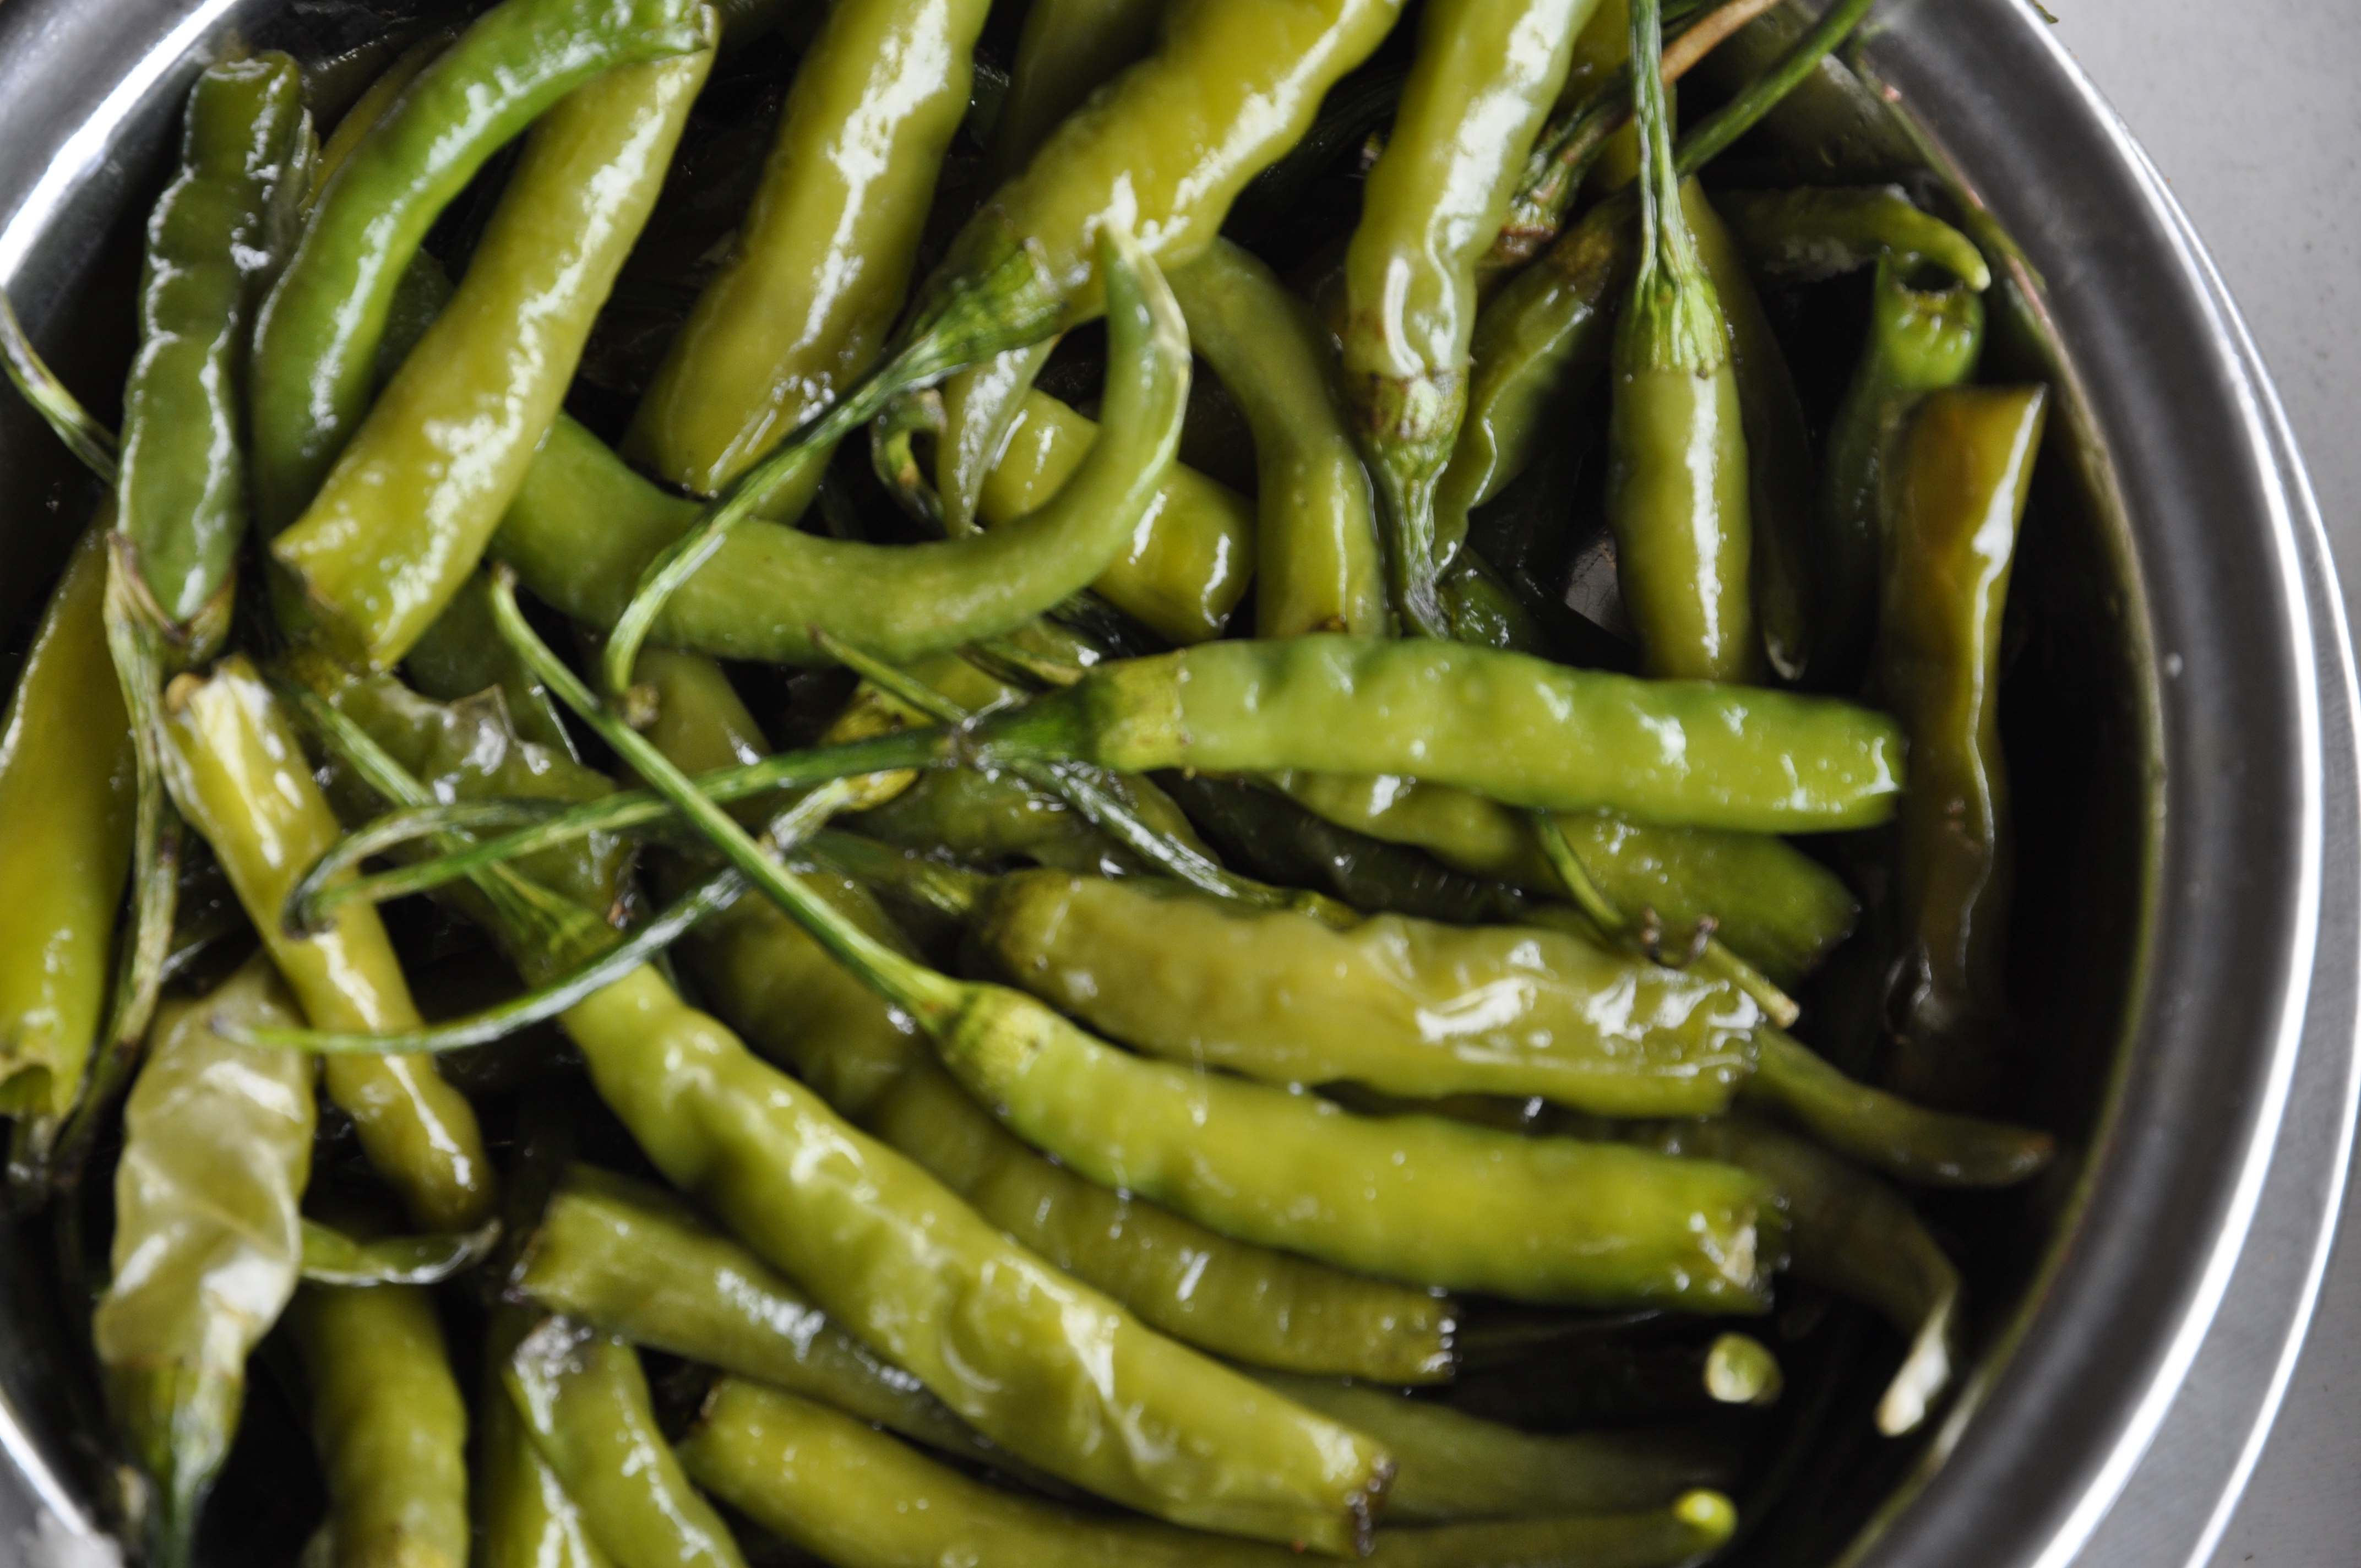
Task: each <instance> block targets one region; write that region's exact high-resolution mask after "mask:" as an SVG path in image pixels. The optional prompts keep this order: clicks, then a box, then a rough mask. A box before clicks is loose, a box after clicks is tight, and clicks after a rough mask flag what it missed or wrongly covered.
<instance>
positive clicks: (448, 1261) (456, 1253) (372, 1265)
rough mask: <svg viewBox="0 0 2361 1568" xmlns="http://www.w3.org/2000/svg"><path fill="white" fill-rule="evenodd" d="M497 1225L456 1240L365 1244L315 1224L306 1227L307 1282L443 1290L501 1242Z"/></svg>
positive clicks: (387, 1239)
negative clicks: (450, 1279) (436, 1287)
mask: <svg viewBox="0 0 2361 1568" xmlns="http://www.w3.org/2000/svg"><path fill="white" fill-rule="evenodd" d="M498 1240H500V1222H499V1221H497V1220H488V1221H486V1222H485V1223H483V1224H481V1225H479V1226H478V1227H477V1228H476V1229H474V1230H472V1231H467V1232H463V1233H460V1234H455V1235H427V1236H377V1237H374V1238H371V1239H369V1240H366V1241H364V1240H361V1239H359V1238H357V1237H354V1236H348V1235H346V1234H345V1233H344V1232H342V1231H340V1230H337V1229H335V1227H333V1226H329V1225H324V1224H322V1223H319V1222H318V1221H316V1220H306V1221H304V1222H303V1250H302V1259H303V1277H304V1278H305V1279H306V1280H307V1281H309V1282H310V1283H312V1284H313V1285H439V1284H441V1283H442V1282H443V1281H444V1280H445V1279H448V1278H450V1277H452V1276H453V1275H455V1274H457V1273H458V1272H460V1271H461V1270H462V1269H467V1268H473V1267H474V1266H476V1265H477V1264H478V1263H481V1262H482V1261H483V1260H484V1258H485V1257H486V1255H489V1253H490V1252H491V1250H492V1244H493V1243H494V1242H497V1241H498Z"/></svg>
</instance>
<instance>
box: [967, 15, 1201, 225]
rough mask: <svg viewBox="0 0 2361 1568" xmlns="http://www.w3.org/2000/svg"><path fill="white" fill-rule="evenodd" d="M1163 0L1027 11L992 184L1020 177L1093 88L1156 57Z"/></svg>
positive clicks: (989, 171) (999, 128)
mask: <svg viewBox="0 0 2361 1568" xmlns="http://www.w3.org/2000/svg"><path fill="white" fill-rule="evenodd" d="M1163 13H1164V4H1163V0H1039V3H1038V4H1037V5H1029V6H1027V7H1026V11H1025V27H1024V30H1023V31H1022V32H1020V33H1018V34H1017V36H1016V64H1015V66H1014V67H1013V68H1012V69H1011V70H1010V71H1009V73H1008V93H1007V96H1006V97H1005V98H1003V99H1002V100H1001V104H1000V117H999V118H998V119H997V120H995V121H994V122H993V126H992V149H991V152H990V154H989V155H988V156H987V158H986V159H985V160H984V183H985V184H986V185H988V186H996V185H998V184H1000V183H1001V181H1005V180H1006V179H1007V178H1008V177H1009V176H1011V175H1013V174H1015V173H1016V171H1017V170H1019V169H1021V168H1023V167H1024V165H1025V160H1026V159H1028V158H1031V157H1032V156H1033V153H1034V150H1035V149H1036V148H1038V147H1039V146H1040V145H1041V144H1042V143H1043V142H1044V141H1046V140H1048V139H1049V133H1050V132H1051V131H1053V130H1055V129H1056V128H1057V126H1058V122H1059V121H1060V120H1062V119H1064V118H1065V117H1066V116H1067V115H1070V114H1071V113H1072V112H1073V111H1074V110H1075V109H1076V108H1078V107H1080V106H1081V104H1082V100H1083V99H1085V98H1087V97H1089V96H1090V95H1091V93H1092V90H1093V89H1094V88H1096V87H1098V86H1099V85H1100V84H1101V83H1103V82H1105V81H1106V80H1107V79H1108V78H1109V77H1111V76H1113V75H1114V74H1115V72H1116V71H1121V70H1122V69H1123V68H1124V67H1125V66H1126V65H1129V64H1130V63H1131V62H1132V61H1134V60H1137V59H1139V58H1140V57H1141V56H1143V55H1145V54H1147V53H1148V49H1149V48H1150V47H1151V46H1152V45H1153V44H1154V43H1155V41H1156V27H1157V22H1158V20H1159V18H1160V17H1161V16H1162V15H1163Z"/></svg>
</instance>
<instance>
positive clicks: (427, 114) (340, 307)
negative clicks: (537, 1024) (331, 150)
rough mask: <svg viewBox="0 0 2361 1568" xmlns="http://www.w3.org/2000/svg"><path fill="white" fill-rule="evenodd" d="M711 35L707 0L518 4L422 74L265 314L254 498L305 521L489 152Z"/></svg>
mask: <svg viewBox="0 0 2361 1568" xmlns="http://www.w3.org/2000/svg"><path fill="white" fill-rule="evenodd" d="M707 41H708V40H707V38H706V30H705V8H704V6H703V5H700V4H697V0H630V3H628V4H626V5H620V6H619V5H613V4H610V3H609V0H504V3H503V4H502V5H499V6H497V7H495V8H494V9H493V10H491V11H489V12H487V13H486V14H485V15H484V16H482V17H480V18H479V19H478V21H477V22H476V23H475V25H474V26H472V27H469V28H468V29H467V32H466V33H465V34H463V35H462V36H461V37H460V38H459V41H458V42H456V43H455V44H453V45H452V46H451V47H450V49H448V50H446V51H445V53H444V54H443V56H442V57H441V58H440V59H438V60H435V62H434V64H433V65H432V66H430V67H429V68H428V69H427V70H426V71H425V72H424V73H423V74H422V75H421V76H420V77H419V79H418V80H417V81H416V82H413V83H412V85H411V87H410V90H409V91H408V92H407V93H403V94H402V97H401V101H400V103H399V104H397V105H396V106H395V107H394V109H393V111H392V113H391V114H390V115H389V116H388V117H387V118H386V119H385V121H384V122H383V123H382V124H381V125H380V126H379V127H378V129H377V130H376V131H374V132H373V133H372V134H371V135H370V136H369V137H368V139H367V140H366V141H365V142H364V143H363V145H362V146H361V147H360V148H357V150H356V151H355V152H354V154H353V156H352V159H351V160H350V161H349V162H347V163H346V165H345V168H344V170H343V171H342V172H341V173H340V174H339V175H338V176H337V177H336V179H335V181H334V182H333V183H332V185H331V186H330V188H329V189H328V190H327V191H325V192H323V193H322V195H321V198H320V203H319V206H318V208H317V209H316V210H315V211H314V212H313V215H312V223H311V226H310V228H309V229H308V230H307V231H306V232H305V234H304V236H303V241H302V245H301V246H299V247H297V249H296V253H295V256H294V258H293V259H292V260H291V261H290V262H289V263H288V266H287V270H286V271H285V273H283V274H282V275H281V276H280V280H279V283H278V286H277V287H276V288H274V289H273V290H272V291H271V292H270V298H269V301H268V302H266V303H265V304H264V305H263V308H262V313H261V315H260V317H259V319H258V321H257V323H256V324H255V337H254V351H253V370H252V373H251V378H252V383H253V387H252V392H251V394H250V396H251V399H252V402H253V408H254V455H253V471H254V500H255V510H256V512H257V514H258V517H259V518H260V520H261V521H262V525H263V527H264V528H265V529H266V530H267V531H269V532H273V533H275V532H278V531H279V530H280V529H282V528H284V527H286V526H287V525H288V524H289V523H291V522H292V521H295V518H296V517H297V515H298V514H299V513H301V512H302V510H303V509H304V507H305V505H306V504H307V503H308V502H309V501H310V500H311V499H312V495H313V491H314V490H315V489H316V488H318V487H319V485H320V482H321V480H322V479H324V477H326V476H327V473H328V468H329V466H330V465H331V464H332V463H334V462H335V459H336V455H337V452H338V451H339V449H340V448H342V446H343V445H344V444H345V442H346V439H347V438H348V437H349V436H350V435H351V433H352V431H353V428H354V426H356V425H357V423H358V422H360V418H361V415H362V413H363V412H364V411H365V410H366V408H367V406H368V399H369V389H370V379H371V367H372V363H373V361H374V359H375V356H376V354H377V346H378V340H379V337H380V336H381V335H382V334H383V333H384V331H385V323H386V314H387V311H388V309H389V307H390V303H391V301H392V298H393V293H394V290H395V288H396V286H397V285H398V283H399V282H400V280H401V277H402V275H403V272H404V269H406V268H407V267H408V265H409V263H410V260H411V258H412V256H414V255H415V254H416V253H417V249H418V243H419V241H420V240H421V239H422V238H423V237H424V236H425V233H426V230H427V228H428V226H429V225H432V224H433V223H434V219H435V217H436V216H437V214H440V213H441V211H442V209H443V207H444V206H445V204H446V203H449V202H450V200H451V199H452V198H453V197H454V196H456V195H457V194H458V193H459V192H460V191H462V190H463V189H465V188H466V186H467V182H468V181H470V180H472V179H474V178H475V176H476V171H477V170H479V169H480V168H482V167H483V163H484V160H485V159H488V158H489V157H490V156H491V155H492V154H493V153H494V152H495V151H497V150H498V149H499V148H500V146H501V145H502V144H504V143H506V142H507V141H508V140H509V139H510V138H511V137H514V136H515V135H516V134H517V133H518V132H519V131H522V129H524V127H525V126H528V125H530V124H532V123H533V121H534V120H535V119H537V118H539V117H540V116H541V115H542V113H543V111H544V110H546V109H548V108H550V107H551V106H552V105H554V104H556V103H557V102H558V100H560V99H561V98H564V97H565V96H566V94H568V93H571V92H573V91H574V90H575V89H576V88H577V87H580V86H582V85H583V84H584V83H586V82H589V81H590V80H591V79H592V78H593V77H596V76H598V74H599V73H600V72H602V71H608V70H610V69H612V68H613V67H616V66H619V65H629V64H633V63H638V62H642V61H647V60H662V59H664V58H665V57H667V56H671V55H678V54H690V53H694V52H696V51H697V50H698V49H703V48H705V47H706V44H707ZM529 445H530V444H529V443H528V446H529Z"/></svg>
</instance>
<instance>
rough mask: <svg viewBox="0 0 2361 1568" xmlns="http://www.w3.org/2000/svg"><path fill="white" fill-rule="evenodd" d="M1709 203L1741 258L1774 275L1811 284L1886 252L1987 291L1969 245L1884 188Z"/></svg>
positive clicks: (1720, 198) (1723, 196) (1752, 194)
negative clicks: (1742, 254)
mask: <svg viewBox="0 0 2361 1568" xmlns="http://www.w3.org/2000/svg"><path fill="white" fill-rule="evenodd" d="M1714 206H1715V208H1716V210H1717V211H1719V213H1720V214H1721V216H1722V220H1723V221H1724V222H1725V223H1727V224H1728V225H1730V234H1731V236H1733V237H1735V238H1736V240H1737V241H1738V244H1739V245H1740V246H1741V247H1742V248H1743V249H1744V250H1745V252H1746V259H1747V260H1748V261H1749V262H1751V263H1752V265H1754V266H1755V267H1758V268H1760V269H1762V270H1763V272H1765V273H1767V274H1769V275H1770V276H1771V277H1773V278H1778V279H1782V280H1787V281H1791V282H1797V283H1812V282H1817V281H1818V280H1821V279H1823V278H1833V277H1835V276H1837V275H1838V274H1839V273H1841V272H1850V271H1852V270H1854V269H1857V268H1861V267H1867V266H1869V265H1871V264H1872V262H1874V261H1876V260H1877V259H1878V258H1879V257H1880V256H1881V255H1884V254H1888V253H1891V254H1892V255H1894V256H1898V257H1902V258H1906V259H1909V260H1914V261H1926V262H1931V263H1933V264H1934V265H1935V266H1938V267H1940V268H1942V269H1945V270H1947V271H1949V273H1950V274H1951V275H1952V276H1953V277H1955V278H1957V279H1958V280H1960V282H1962V283H1964V284H1966V285H1967V286H1968V287H1969V288H1971V289H1973V290H1974V291H1976V292H1978V293H1982V292H1983V291H1985V290H1986V289H1988V288H1990V287H1992V268H1991V266H1990V264H1989V263H1987V262H1986V261H1985V260H1984V255H1983V252H1982V251H1981V250H1979V249H1977V248H1976V243H1975V241H1973V240H1971V239H1970V238H1969V237H1968V236H1965V235H1963V234H1961V233H1960V231H1959V230H1957V229H1955V228H1953V227H1952V226H1951V225H1949V224H1947V223H1945V222H1943V221H1942V220H1941V219H1940V218H1938V217H1934V216H1932V215H1930V214H1926V213H1922V212H1920V211H1919V210H1918V209H1917V208H1916V207H1914V206H1912V205H1911V204H1910V199H1909V198H1908V197H1907V196H1905V195H1904V194H1903V193H1902V192H1900V191H1898V190H1894V189H1892V188H1890V187H1877V188H1872V189H1868V190H1828V189H1825V188H1822V187H1819V186H1811V185H1806V186H1803V187H1801V188H1799V189H1796V190H1793V191H1728V192H1721V193H1720V194H1718V195H1717V196H1715V197H1714Z"/></svg>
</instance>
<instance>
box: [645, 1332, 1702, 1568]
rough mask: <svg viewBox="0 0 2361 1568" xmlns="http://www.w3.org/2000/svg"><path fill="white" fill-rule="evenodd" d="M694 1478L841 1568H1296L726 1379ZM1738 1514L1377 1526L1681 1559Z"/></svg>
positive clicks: (1470, 1564) (1548, 1549) (1495, 1545)
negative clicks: (1068, 1504) (1077, 1508)
mask: <svg viewBox="0 0 2361 1568" xmlns="http://www.w3.org/2000/svg"><path fill="white" fill-rule="evenodd" d="M680 1458H681V1463H682V1464H683V1465H684V1466H686V1469H687V1470H688V1473H689V1474H690V1475H692V1476H694V1477H696V1479H697V1483H698V1484H699V1485H700V1486H704V1487H706V1488H707V1489H708V1491H710V1492H712V1493H713V1494H714V1495H715V1496H716V1497H720V1498H721V1499H722V1500H724V1501H725V1502H728V1503H729V1504H730V1505H731V1506H732V1507H733V1508H739V1509H741V1511H743V1512H744V1513H745V1514H746V1515H747V1516H748V1517H749V1518H751V1519H753V1520H754V1521H755V1522H756V1523H758V1524H761V1525H762V1526H763V1527H764V1528H765V1529H768V1530H773V1531H774V1532H776V1533H777V1534H779V1535H781V1536H784V1537H785V1538H786V1539H787V1540H788V1541H792V1542H794V1543H795V1544H796V1545H797V1546H799V1547H802V1548H804V1549H805V1550H807V1551H810V1552H816V1553H818V1555H820V1556H821V1557H823V1558H825V1559H826V1560H827V1561H829V1562H830V1563H838V1564H840V1565H841V1568H906V1565H907V1564H911V1563H937V1562H940V1561H943V1560H945V1559H946V1558H955V1559H957V1560H959V1561H962V1562H967V1563H973V1564H975V1568H1183V1565H1186V1568H1287V1564H1289V1563H1301V1561H1302V1558H1301V1555H1300V1554H1297V1553H1293V1552H1289V1551H1287V1549H1285V1548H1284V1547H1276V1546H1263V1545H1258V1544H1256V1543H1253V1542H1248V1541H1224V1540H1221V1539H1219V1538H1216V1537H1211V1536H1204V1535H1199V1534H1196V1533H1193V1532H1190V1531H1182V1530H1170V1529H1168V1528H1165V1527H1162V1526H1159V1525H1154V1524H1149V1523H1146V1522H1142V1521H1138V1520H1126V1519H1107V1518H1104V1517H1103V1516H1084V1515H1081V1514H1077V1513H1074V1512H1073V1511H1071V1510H1070V1509H1067V1508H1060V1507H1058V1506H1057V1505H1055V1504H1053V1503H1047V1502H1041V1501H1038V1500H1036V1499H1034V1498H1030V1497H1022V1496H1019V1495H1016V1494H1015V1493H1010V1492H1003V1491H998V1490H995V1489H994V1488H993V1487H990V1486H985V1485H983V1483H981V1482H977V1481H972V1480H969V1479H968V1478H967V1477H966V1476H963V1475H960V1474H958V1473H957V1472H956V1471H953V1470H950V1469H949V1468H948V1467H946V1466H943V1465H940V1464H935V1463H933V1462H932V1461H930V1460H928V1459H927V1458H925V1457H923V1456H922V1455H920V1454H918V1453H914V1452H913V1451H911V1450H909V1449H906V1448H904V1447H902V1446H901V1445H899V1444H897V1443H895V1442H894V1441H893V1440H892V1439H891V1438H888V1437H884V1436H883V1435H881V1434H879V1433H877V1432H874V1431H871V1430H870V1429H869V1428H867V1427H864V1426H862V1424H861V1423H860V1422H859V1421H856V1420H851V1419H850V1418H848V1417H845V1416H841V1415H839V1414H837V1413H836V1412H835V1411H833V1410H829V1409H824V1408H822V1407H821V1406H818V1405H815V1404H812V1403H810V1402H809V1401H807V1400H804V1399H799V1398H796V1397H795V1396H794V1395H792V1394H786V1393H782V1392H780V1391H778V1390H775V1389H770V1388H764V1387H762V1386H761V1385H759V1384H754V1383H748V1382H745V1381H742V1380H741V1379H738V1378H726V1379H724V1380H723V1381H722V1382H721V1383H720V1384H719V1385H718V1386H717V1387H715V1389H714V1390H713V1392H712V1393H711V1394H710V1395H709V1396H708V1398H707V1400H706V1407H705V1412H704V1415H703V1418H702V1419H701V1420H700V1421H699V1422H698V1424H697V1430H696V1431H693V1432H691V1433H690V1434H689V1436H688V1438H687V1440H686V1442H683V1443H682V1444H681V1448H680ZM1736 1525H1737V1512H1736V1510H1735V1509H1733V1508H1731V1507H1730V1502H1729V1500H1728V1499H1727V1498H1725V1497H1721V1496H1720V1495H1719V1493H1713V1492H1691V1493H1688V1494H1686V1495H1685V1496H1684V1497H1681V1498H1680V1500H1679V1501H1678V1502H1676V1503H1675V1504H1674V1505H1673V1507H1672V1508H1668V1509H1665V1510H1663V1511H1661V1512H1656V1513H1647V1514H1607V1515H1566V1516H1562V1517H1559V1518H1554V1519H1521V1520H1516V1521H1504V1522H1495V1523H1477V1524H1461V1525H1445V1526H1442V1527H1439V1528H1436V1529H1433V1530H1379V1531H1378V1533H1377V1538H1376V1541H1375V1550H1374V1551H1373V1552H1371V1553H1370V1555H1369V1556H1368V1557H1367V1562H1369V1563H1376V1564H1378V1565H1379V1568H1446V1565H1447V1568H1533V1565H1535V1564H1543V1563H1546V1564H1550V1565H1551V1568H1674V1565H1675V1564H1677V1563H1694V1562H1696V1561H1697V1560H1698V1559H1699V1558H1700V1557H1702V1556H1704V1555H1706V1554H1708V1553H1709V1552H1712V1550H1713V1549H1714V1548H1715V1547H1717V1546H1719V1544H1720V1543H1721V1542H1722V1541H1726V1540H1728V1539H1729V1537H1730V1531H1731V1530H1733V1529H1735V1528H1736Z"/></svg>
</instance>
